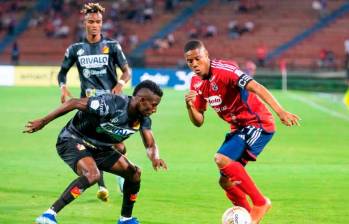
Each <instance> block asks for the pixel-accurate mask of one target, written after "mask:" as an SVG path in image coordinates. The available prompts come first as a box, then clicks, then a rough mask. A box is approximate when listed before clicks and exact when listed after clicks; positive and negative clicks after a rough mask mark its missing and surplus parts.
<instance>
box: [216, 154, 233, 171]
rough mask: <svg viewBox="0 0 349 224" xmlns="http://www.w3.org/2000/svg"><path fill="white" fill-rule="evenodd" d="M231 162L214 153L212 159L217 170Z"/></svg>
mask: <svg viewBox="0 0 349 224" xmlns="http://www.w3.org/2000/svg"><path fill="white" fill-rule="evenodd" d="M231 161H232V160H231V159H229V158H227V157H226V156H224V155H222V154H219V153H216V155H215V157H214V162H215V163H216V164H217V166H218V168H220V169H221V168H223V167H225V166H226V165H228V164H229V163H230V162H231Z"/></svg>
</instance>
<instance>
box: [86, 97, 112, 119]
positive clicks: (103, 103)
mask: <svg viewBox="0 0 349 224" xmlns="http://www.w3.org/2000/svg"><path fill="white" fill-rule="evenodd" d="M111 101H112V95H109V94H104V95H100V96H95V97H90V98H89V99H88V101H87V108H88V109H87V111H88V113H91V114H94V115H97V116H99V117H104V116H106V115H108V114H109V113H110V109H111Z"/></svg>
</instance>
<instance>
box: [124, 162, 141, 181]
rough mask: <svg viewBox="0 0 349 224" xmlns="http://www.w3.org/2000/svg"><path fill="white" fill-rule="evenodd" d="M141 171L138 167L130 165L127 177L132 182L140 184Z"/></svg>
mask: <svg viewBox="0 0 349 224" xmlns="http://www.w3.org/2000/svg"><path fill="white" fill-rule="evenodd" d="M141 173H142V171H141V169H140V168H139V167H137V166H134V165H130V166H129V167H128V168H127V174H128V175H127V177H128V179H129V180H130V181H131V182H140V181H141Z"/></svg>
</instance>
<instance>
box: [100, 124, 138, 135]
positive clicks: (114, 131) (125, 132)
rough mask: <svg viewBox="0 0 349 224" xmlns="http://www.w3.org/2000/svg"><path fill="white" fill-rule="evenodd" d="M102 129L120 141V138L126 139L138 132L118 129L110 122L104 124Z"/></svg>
mask: <svg viewBox="0 0 349 224" xmlns="http://www.w3.org/2000/svg"><path fill="white" fill-rule="evenodd" d="M101 128H102V130H103V131H104V132H106V133H108V134H110V135H111V136H113V137H114V138H116V139H120V137H121V138H122V139H125V138H127V137H129V136H130V135H132V134H134V133H135V132H136V131H134V130H130V129H126V128H121V127H118V126H116V125H113V124H112V123H109V122H107V123H102V124H101Z"/></svg>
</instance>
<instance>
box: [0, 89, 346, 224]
mask: <svg viewBox="0 0 349 224" xmlns="http://www.w3.org/2000/svg"><path fill="white" fill-rule="evenodd" d="M74 92H75V95H78V93H77V92H78V90H77V89H75V90H74ZM273 93H274V94H275V96H276V97H277V98H278V99H279V101H280V102H281V103H282V104H283V105H284V106H285V107H286V108H287V109H288V110H290V111H292V112H294V113H296V114H298V115H300V116H301V117H302V121H301V123H302V126H301V127H292V128H288V127H284V126H282V125H281V124H280V122H279V121H278V120H277V126H278V132H277V134H276V135H275V137H274V139H273V140H272V141H271V143H270V144H269V145H268V146H267V148H266V149H265V150H264V152H263V153H262V154H261V155H260V157H259V159H258V162H256V163H251V164H249V165H248V167H247V169H248V171H249V172H250V174H251V175H252V176H253V178H254V180H255V181H256V183H257V185H258V186H259V187H260V189H261V190H262V191H263V192H264V193H265V194H266V195H267V196H268V197H270V198H271V200H272V202H273V208H272V210H271V211H270V213H268V215H267V216H266V217H265V219H264V221H263V223H267V224H292V223H294V224H301V223H314V224H322V223H324V224H325V223H326V224H327V223H336V224H338V223H343V224H346V223H349V217H348V216H347V213H348V211H349V196H348V189H349V159H348V158H349V150H348V149H349V144H348V140H349V121H348V120H346V119H342V118H337V117H335V116H332V115H330V114H328V113H326V112H323V111H319V110H318V109H317V108H314V107H312V106H311V105H310V104H307V103H304V102H303V101H300V100H297V99H296V98H295V97H294V96H297V97H302V98H304V99H307V100H309V101H311V102H314V103H316V104H317V105H320V106H321V107H324V108H328V109H329V110H331V111H335V112H336V113H339V114H341V115H343V116H346V117H347V118H348V117H349V112H348V111H347V110H346V108H345V107H344V106H342V104H341V103H340V102H338V101H335V100H330V99H328V98H326V97H322V96H321V95H318V94H314V93H304V92H290V93H288V94H283V93H281V92H279V91H274V92H273ZM183 94H184V93H183V92H176V91H172V90H166V91H165V95H164V97H163V101H162V102H161V105H160V107H159V109H158V113H157V114H155V115H154V116H153V131H154V134H155V137H156V139H157V143H158V145H159V147H160V150H161V152H160V154H161V156H162V158H163V159H165V160H166V161H167V163H168V166H169V170H168V171H167V172H154V171H153V170H152V168H151V164H150V162H149V161H148V160H147V158H146V155H145V151H144V148H143V146H142V143H141V139H140V137H139V135H135V136H133V137H131V138H130V139H129V140H127V142H126V145H127V147H128V152H129V158H130V159H131V160H132V161H133V162H135V163H136V164H138V165H139V166H140V167H141V168H142V170H143V173H142V187H141V192H140V194H139V198H138V201H137V203H136V206H135V210H134V215H135V216H136V217H138V218H139V219H140V220H141V221H142V223H143V224H185V223H188V224H219V223H220V218H221V215H222V213H223V212H224V210H225V209H227V208H228V207H229V206H230V202H229V201H228V200H227V199H226V198H225V196H224V193H223V191H222V190H221V189H220V188H219V186H218V184H217V181H218V177H219V174H218V172H217V169H216V166H215V164H214V162H213V155H214V153H215V152H216V150H217V148H218V147H219V146H220V144H221V143H222V141H223V138H224V135H225V132H227V131H228V130H229V126H228V125H227V124H225V123H224V122H223V121H221V120H220V119H219V118H218V117H217V116H216V115H215V114H214V113H213V112H212V110H209V111H208V112H207V115H206V117H205V119H206V123H205V124H204V126H203V127H202V128H200V129H198V128H196V127H194V126H193V125H191V123H190V121H189V119H188V118H187V114H186V109H185V105H184V102H183V98H184V97H183ZM0 96H1V97H0V105H1V109H0V131H1V141H0V174H1V181H0V223H1V224H13V223H32V222H33V220H34V218H35V217H36V216H38V215H39V214H41V213H42V212H43V211H44V210H46V209H47V208H48V207H49V206H50V205H51V204H52V202H54V200H56V199H57V197H58V196H59V195H60V194H61V192H62V191H63V190H64V188H65V187H66V186H67V184H69V183H70V181H71V180H73V179H74V178H75V177H74V174H73V172H72V171H71V170H70V168H69V167H68V166H67V165H66V164H64V162H63V161H62V160H61V159H60V158H59V157H58V155H57V153H56V150H55V142H56V137H57V135H58V133H59V131H60V129H61V128H62V127H63V125H64V124H65V123H66V122H67V120H68V119H69V118H70V117H71V116H72V115H73V113H70V114H68V115H66V116H65V117H63V118H59V119H57V120H56V121H54V122H52V123H51V124H49V125H48V126H47V127H45V128H44V129H43V130H42V131H40V132H38V133H35V134H33V135H29V134H22V133H21V131H22V129H23V126H24V124H25V123H26V122H27V121H28V120H31V119H34V118H37V117H40V116H43V115H45V114H46V113H47V112H49V111H51V110H52V109H54V108H55V107H56V106H58V105H59V89H57V88H19V87H17V88H5V87H1V88H0ZM105 178H106V183H107V185H108V187H109V189H110V191H111V200H110V201H109V202H108V203H102V202H100V201H98V200H97V199H96V197H95V194H96V190H97V188H96V187H95V186H93V187H91V188H90V189H89V190H87V191H86V192H85V193H84V194H83V195H82V196H81V198H79V199H78V200H76V201H74V202H73V203H72V204H70V205H69V206H68V207H66V208H65V209H64V210H63V211H62V212H61V213H60V214H59V216H58V221H59V223H64V224H76V223H84V224H99V223H103V224H104V223H115V221H116V219H117V218H118V217H119V211H120V204H121V197H120V195H119V193H118V192H117V185H116V178H115V177H114V176H113V175H111V174H106V175H105Z"/></svg>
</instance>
